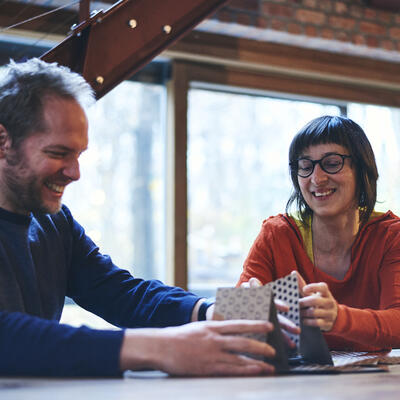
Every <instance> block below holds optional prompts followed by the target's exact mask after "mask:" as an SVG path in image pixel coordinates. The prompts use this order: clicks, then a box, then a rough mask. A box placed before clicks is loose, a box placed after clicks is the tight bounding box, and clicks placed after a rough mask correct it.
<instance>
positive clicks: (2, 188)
mask: <svg viewBox="0 0 400 400" xmlns="http://www.w3.org/2000/svg"><path fill="white" fill-rule="evenodd" d="M43 118H44V126H45V130H44V131H43V132H32V134H30V135H29V136H28V137H27V138H26V139H24V140H23V141H22V142H21V143H20V144H19V145H18V147H17V148H16V149H14V148H12V147H11V148H7V149H6V150H4V156H3V159H2V160H1V166H0V206H1V207H3V208H4V209H6V210H8V211H12V212H16V213H20V214H29V213H30V212H36V213H49V214H54V213H56V212H58V211H59V210H60V208H61V198H62V195H63V192H64V189H65V187H66V186H67V185H68V184H69V183H71V182H72V181H76V180H78V179H79V177H80V173H79V161H78V158H79V156H80V155H81V153H82V152H83V151H84V150H86V148H87V145H88V134H87V130H88V123H87V119H86V115H85V113H84V111H83V109H82V108H81V106H80V105H79V104H78V103H77V102H76V101H74V100H66V99H62V98H60V97H55V96H52V97H48V98H47V100H46V101H45V106H44V112H43Z"/></svg>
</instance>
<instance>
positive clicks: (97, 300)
mask: <svg viewBox="0 0 400 400" xmlns="http://www.w3.org/2000/svg"><path fill="white" fill-rule="evenodd" d="M63 211H64V212H65V214H66V215H67V218H68V220H69V226H70V229H71V230H72V250H71V260H70V267H69V268H70V270H69V274H68V275H69V276H68V292H67V295H68V296H70V297H71V298H73V299H74V300H75V301H76V303H77V304H79V305H80V306H82V307H83V308H85V309H87V310H89V311H91V312H93V313H95V314H96V315H99V316H101V317H102V318H104V319H105V320H107V321H108V322H110V323H112V324H114V325H116V326H119V327H125V328H138V327H165V326H176V325H182V324H185V323H188V322H190V320H191V315H192V310H193V307H194V305H195V303H196V302H197V301H198V300H199V297H198V296H196V295H194V294H192V293H189V292H186V291H185V290H183V289H181V288H177V287H171V286H167V285H164V284H163V283H161V282H160V281H157V280H143V279H137V278H134V277H133V276H132V275H131V274H130V273H129V272H128V271H126V270H123V269H120V268H118V267H117V266H115V265H114V264H113V262H112V260H111V258H110V257H109V256H107V255H103V254H101V253H100V251H99V249H98V247H97V246H96V245H95V244H94V243H93V242H92V240H91V239H90V238H89V237H88V236H86V234H85V231H84V229H83V228H82V227H81V226H80V225H79V224H78V223H77V222H76V221H75V220H74V219H73V218H72V216H71V214H70V213H69V211H68V209H67V208H66V207H64V208H63Z"/></svg>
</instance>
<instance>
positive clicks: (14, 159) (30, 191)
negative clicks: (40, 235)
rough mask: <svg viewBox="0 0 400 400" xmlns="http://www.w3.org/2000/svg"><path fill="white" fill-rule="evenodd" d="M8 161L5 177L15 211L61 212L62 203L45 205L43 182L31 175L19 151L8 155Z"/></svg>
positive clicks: (4, 172) (4, 171)
mask: <svg viewBox="0 0 400 400" xmlns="http://www.w3.org/2000/svg"><path fill="white" fill-rule="evenodd" d="M6 161H7V166H6V167H5V168H4V170H3V177H4V183H5V185H6V187H7V192H8V193H7V197H8V200H9V201H10V202H11V204H13V205H14V209H16V210H19V211H20V212H23V213H27V214H28V213H30V212H32V213H34V214H55V213H57V212H58V211H60V209H61V201H60V202H59V203H58V204H54V205H48V204H45V203H44V201H43V199H42V194H41V189H42V187H43V182H41V181H40V179H39V178H38V177H37V176H34V175H30V174H29V167H28V166H27V165H26V164H25V162H24V159H23V156H21V154H20V152H19V151H18V150H17V151H15V153H14V154H12V155H11V156H10V155H8V156H7V158H6ZM27 172H28V173H27Z"/></svg>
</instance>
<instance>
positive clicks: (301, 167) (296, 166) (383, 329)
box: [239, 116, 400, 351]
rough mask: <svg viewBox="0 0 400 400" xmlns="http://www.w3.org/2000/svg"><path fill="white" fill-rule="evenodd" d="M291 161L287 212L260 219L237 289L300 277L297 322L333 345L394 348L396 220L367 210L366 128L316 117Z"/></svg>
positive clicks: (399, 264) (371, 187) (372, 188)
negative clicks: (315, 329) (317, 329)
mask: <svg viewBox="0 0 400 400" xmlns="http://www.w3.org/2000/svg"><path fill="white" fill-rule="evenodd" d="M289 161H290V162H289V165H290V172H291V178H292V182H293V187H294V190H293V194H292V195H291V197H290V199H289V201H288V203H287V206H286V214H285V215H278V216H275V217H270V218H268V219H267V220H266V221H264V222H263V225H262V229H261V232H260V234H259V235H258V237H257V238H256V240H255V242H254V244H253V246H252V248H251V249H250V253H249V255H248V257H247V259H246V261H245V263H244V267H243V273H242V274H241V277H240V281H239V284H243V283H244V282H248V281H250V284H251V278H257V279H258V280H259V281H261V283H263V284H265V283H267V282H269V281H273V280H275V279H277V278H280V277H283V276H285V275H287V274H289V273H290V272H291V271H293V270H294V271H297V273H298V274H299V278H300V281H301V285H300V286H301V288H302V294H303V296H304V297H303V298H302V299H301V300H300V302H301V304H300V307H301V315H302V318H303V322H304V323H305V324H307V325H311V326H319V327H320V328H321V330H323V331H324V332H325V337H326V339H327V342H328V345H329V347H330V348H331V349H336V350H353V351H361V350H369V351H372V350H379V349H384V348H390V347H400V219H399V218H398V217H397V216H395V215H394V214H393V213H392V212H391V211H388V212H386V213H378V212H374V211H373V210H374V205H375V202H376V181H377V179H378V172H377V168H376V164H375V157H374V153H373V151H372V148H371V145H370V143H369V141H368V139H367V137H366V135H365V133H364V131H363V130H362V129H361V127H360V126H359V125H357V124H356V123H355V122H353V121H352V120H350V119H347V118H343V117H331V116H324V117H320V118H317V119H314V120H313V121H311V122H310V123H308V124H307V125H306V126H305V127H304V128H303V129H302V130H301V131H300V132H299V133H298V134H297V135H296V136H295V137H294V139H293V141H292V143H291V145H290V149H289ZM292 204H295V205H296V206H297V211H298V216H296V217H294V216H293V215H291V214H290V213H289V209H290V206H291V205H292ZM253 281H255V280H253Z"/></svg>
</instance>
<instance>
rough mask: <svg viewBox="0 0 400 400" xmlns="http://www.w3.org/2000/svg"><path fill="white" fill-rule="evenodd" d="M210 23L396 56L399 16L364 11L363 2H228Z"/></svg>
mask: <svg viewBox="0 0 400 400" xmlns="http://www.w3.org/2000/svg"><path fill="white" fill-rule="evenodd" d="M399 1H400V0H399ZM212 19H213V20H214V21H220V22H223V23H231V24H232V25H240V26H242V27H243V26H246V27H249V28H250V27H251V28H253V31H254V28H258V29H262V30H269V31H277V32H285V33H289V34H292V35H296V36H301V37H308V38H318V39H324V40H327V41H332V42H342V43H349V44H353V45H356V46H363V47H369V48H374V49H382V50H387V51H395V52H400V13H395V12H389V11H382V10H378V9H376V8H372V7H367V6H366V5H365V4H364V2H363V0H231V1H230V2H229V3H228V4H227V5H226V6H225V7H224V8H222V9H221V10H220V11H218V12H217V13H216V14H215V15H214V16H213V18H212Z"/></svg>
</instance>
